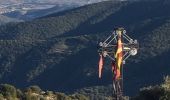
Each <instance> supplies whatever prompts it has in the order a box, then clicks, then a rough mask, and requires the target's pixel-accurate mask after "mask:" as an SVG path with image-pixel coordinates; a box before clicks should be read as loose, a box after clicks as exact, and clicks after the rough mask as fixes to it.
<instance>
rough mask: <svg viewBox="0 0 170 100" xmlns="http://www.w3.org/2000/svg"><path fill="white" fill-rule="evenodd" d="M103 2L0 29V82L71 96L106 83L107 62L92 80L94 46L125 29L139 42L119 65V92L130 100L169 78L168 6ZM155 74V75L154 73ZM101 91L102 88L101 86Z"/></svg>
mask: <svg viewBox="0 0 170 100" xmlns="http://www.w3.org/2000/svg"><path fill="white" fill-rule="evenodd" d="M165 2H166V0H159V1H150V2H147V1H140V2H129V1H128V2H127V1H125V2H118V1H117V2H115V1H107V2H102V3H98V4H93V5H88V6H84V7H80V8H76V9H73V10H70V11H66V12H61V13H57V14H51V15H48V16H45V17H43V18H40V19H36V20H33V21H30V22H23V23H19V24H8V25H5V26H1V27H0V39H1V42H0V44H1V45H0V46H1V48H2V49H1V50H0V54H1V56H0V80H1V82H3V83H10V84H14V85H16V86H18V87H25V86H28V85H32V84H36V85H39V86H41V87H42V88H44V89H53V90H59V91H71V90H74V89H79V88H83V87H92V86H96V85H105V86H108V84H111V71H110V67H109V66H110V65H109V63H108V64H106V67H105V69H104V76H103V79H102V80H99V79H98V78H97V62H98V61H97V60H98V54H97V42H99V41H100V40H104V39H105V38H106V37H107V36H108V35H109V34H110V31H112V30H113V28H114V27H119V26H120V27H121V26H123V27H125V29H127V32H128V35H129V36H131V37H134V38H137V39H138V40H139V43H140V50H139V54H138V55H137V56H136V57H132V58H131V59H130V60H129V61H128V63H127V65H126V66H125V76H124V77H125V80H124V81H125V83H124V84H125V91H126V94H128V95H134V94H135V93H136V91H137V90H138V89H139V88H140V87H143V86H145V85H146V84H156V83H159V82H161V79H162V76H163V75H166V74H170V73H169V70H170V69H169V68H168V66H170V65H169V63H168V60H167V59H169V56H167V55H169V53H170V46H169V39H170V38H169V36H170V35H169V33H170V14H169V13H166V12H168V11H169V9H170V6H169V5H170V3H165ZM155 73H161V75H160V74H156V75H155ZM106 88H107V87H106Z"/></svg>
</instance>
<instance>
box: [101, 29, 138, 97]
mask: <svg viewBox="0 0 170 100" xmlns="http://www.w3.org/2000/svg"><path fill="white" fill-rule="evenodd" d="M138 48H139V43H138V41H137V40H133V39H132V38H130V37H129V36H128V35H127V34H126V30H125V29H124V28H116V29H115V30H114V31H113V33H112V34H111V35H110V36H109V37H108V38H107V39H106V40H105V41H104V42H100V43H99V49H98V52H99V55H100V60H99V78H101V76H102V70H103V64H104V63H103V59H104V58H106V57H107V58H109V59H110V60H111V62H112V73H113V96H114V97H115V98H116V100H123V66H124V64H125V63H126V60H127V59H128V58H129V57H130V56H135V55H136V54H137V53H138Z"/></svg>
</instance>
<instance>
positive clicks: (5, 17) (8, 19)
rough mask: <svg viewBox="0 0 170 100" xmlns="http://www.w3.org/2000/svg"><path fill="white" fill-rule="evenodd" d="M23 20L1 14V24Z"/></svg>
mask: <svg viewBox="0 0 170 100" xmlns="http://www.w3.org/2000/svg"><path fill="white" fill-rule="evenodd" d="M21 21H22V20H18V19H15V18H10V17H7V16H4V15H0V25H3V24H6V23H9V22H21Z"/></svg>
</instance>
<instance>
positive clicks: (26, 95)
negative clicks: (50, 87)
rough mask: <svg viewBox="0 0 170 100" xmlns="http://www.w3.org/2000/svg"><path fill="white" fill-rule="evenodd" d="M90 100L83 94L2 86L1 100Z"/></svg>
mask: <svg viewBox="0 0 170 100" xmlns="http://www.w3.org/2000/svg"><path fill="white" fill-rule="evenodd" d="M4 99H7V100H89V99H88V97H86V96H84V95H82V94H72V95H66V94H64V93H59V92H52V91H46V92H45V91H42V90H41V89H40V88H39V87H38V86H30V87H28V88H26V89H25V90H23V91H21V90H20V89H16V88H15V87H14V86H12V85H9V84H1V85H0V100H4Z"/></svg>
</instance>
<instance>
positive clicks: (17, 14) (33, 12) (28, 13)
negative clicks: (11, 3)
mask: <svg viewBox="0 0 170 100" xmlns="http://www.w3.org/2000/svg"><path fill="white" fill-rule="evenodd" d="M32 5H33V4H32ZM35 5H36V4H35ZM35 5H34V6H35ZM37 5H39V6H40V5H41V4H37ZM44 6H45V5H44ZM53 6H54V7H51V8H47V9H42V7H43V5H42V7H41V9H40V8H39V9H38V8H37V9H33V8H32V9H31V6H30V10H23V9H18V10H16V11H12V12H8V13H4V14H3V15H5V16H8V17H11V18H17V19H21V20H27V21H29V20H33V19H36V18H39V17H43V16H46V15H49V14H52V13H57V12H61V11H64V10H69V9H73V8H75V7H78V5H74V4H72V5H67V4H62V5H60V4H58V5H57V4H56V6H55V5H53Z"/></svg>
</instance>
